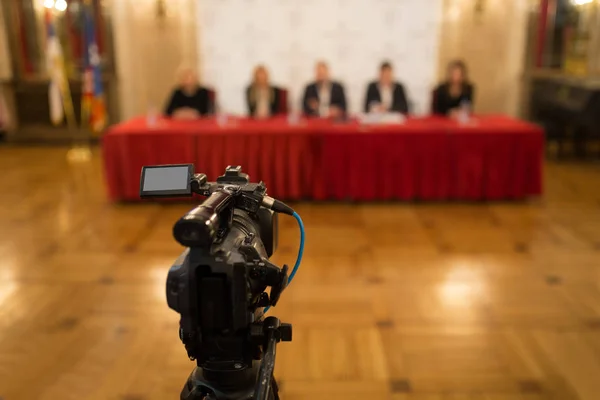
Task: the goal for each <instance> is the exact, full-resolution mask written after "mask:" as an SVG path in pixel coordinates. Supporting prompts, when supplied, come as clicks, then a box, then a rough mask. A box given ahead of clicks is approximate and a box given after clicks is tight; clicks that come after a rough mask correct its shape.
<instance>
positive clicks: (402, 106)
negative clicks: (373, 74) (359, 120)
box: [365, 61, 408, 114]
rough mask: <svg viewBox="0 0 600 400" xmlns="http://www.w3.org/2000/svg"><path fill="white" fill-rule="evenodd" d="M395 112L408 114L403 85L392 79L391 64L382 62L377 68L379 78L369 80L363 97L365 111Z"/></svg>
mask: <svg viewBox="0 0 600 400" xmlns="http://www.w3.org/2000/svg"><path fill="white" fill-rule="evenodd" d="M371 111H376V112H397V113H402V114H408V101H407V100H406V94H405V91H404V86H402V84H401V83H399V82H395V81H394V73H393V70H392V64H390V63H389V62H387V61H386V62H384V63H383V64H381V67H380V68H379V80H378V81H375V82H371V83H370V84H369V87H368V88H367V95H366V98H365V112H366V113H368V112H371Z"/></svg>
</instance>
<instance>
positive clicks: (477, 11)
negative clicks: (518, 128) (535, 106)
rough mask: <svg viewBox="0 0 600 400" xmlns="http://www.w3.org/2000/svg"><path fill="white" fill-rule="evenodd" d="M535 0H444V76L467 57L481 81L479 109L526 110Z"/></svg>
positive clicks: (441, 68)
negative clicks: (528, 49) (529, 40)
mask: <svg viewBox="0 0 600 400" xmlns="http://www.w3.org/2000/svg"><path fill="white" fill-rule="evenodd" d="M534 3H537V2H535V1H534V0H531V1H530V0H525V1H524V0H444V4H443V18H442V26H441V29H440V34H441V38H440V48H439V58H438V63H439V69H438V72H439V77H440V79H443V77H444V76H445V74H446V65H447V64H448V62H449V61H450V60H453V59H456V58H460V59H463V60H464V61H465V62H466V63H467V65H468V66H469V69H470V75H471V79H472V80H473V81H474V83H475V84H476V86H477V92H476V99H475V109H476V111H477V112H485V113H506V114H510V115H513V116H519V115H521V112H520V98H521V96H520V92H521V90H522V87H523V71H524V67H525V49H526V42H527V37H526V36H527V35H526V33H527V23H528V14H529V11H530V8H529V7H532V6H535V4H534Z"/></svg>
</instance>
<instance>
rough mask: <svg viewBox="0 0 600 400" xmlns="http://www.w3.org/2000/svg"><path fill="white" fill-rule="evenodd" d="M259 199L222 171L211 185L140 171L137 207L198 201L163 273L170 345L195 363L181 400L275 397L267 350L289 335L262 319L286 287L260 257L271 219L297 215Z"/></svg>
mask: <svg viewBox="0 0 600 400" xmlns="http://www.w3.org/2000/svg"><path fill="white" fill-rule="evenodd" d="M266 190H267V189H266V186H265V185H264V183H263V182H259V183H251V182H250V179H249V177H248V175H246V174H244V173H242V171H241V168H240V167H228V168H227V169H226V171H225V174H224V175H223V176H221V177H219V178H218V179H217V180H216V182H208V181H207V178H206V175H205V174H194V167H193V165H168V166H153V167H144V168H143V170H142V180H141V189H140V196H141V197H142V198H153V197H175V196H177V197H180V196H192V195H193V194H194V193H195V194H199V195H202V196H206V197H207V199H206V200H205V201H204V202H203V203H202V204H201V205H199V206H197V207H196V208H194V209H193V210H191V211H190V212H188V213H187V214H186V215H184V216H183V217H182V218H180V219H179V220H178V221H177V222H176V223H175V225H174V227H173V236H174V237H175V239H176V240H177V241H178V242H179V243H180V244H182V245H183V246H186V247H187V249H186V250H185V251H184V252H183V253H182V254H181V256H180V257H179V258H178V259H177V260H176V262H175V263H174V265H173V266H172V267H171V269H170V270H169V274H168V277H167V303H168V305H169V307H170V308H171V309H173V310H175V311H176V312H178V313H179V314H180V315H181V319H180V329H179V337H180V339H181V341H182V342H183V344H184V345H185V348H186V350H187V353H188V356H189V358H190V359H191V360H195V361H196V363H197V368H196V370H195V371H194V372H192V375H191V376H190V379H189V380H188V384H186V386H185V388H184V389H183V391H182V394H181V399H202V398H205V397H207V396H209V395H210V396H213V397H214V398H219V399H221V398H223V399H242V398H254V399H268V398H270V397H269V396H273V397H276V385H275V381H274V379H273V370H274V366H275V348H276V344H277V343H278V342H279V341H291V339H292V327H291V325H289V324H283V323H281V322H280V321H279V320H278V319H277V318H275V317H269V318H266V319H263V317H264V309H265V307H271V306H275V305H276V304H277V302H278V301H279V298H280V296H281V293H282V292H283V290H284V289H285V288H286V286H287V284H288V282H289V276H288V270H289V269H288V266H287V265H283V267H281V268H280V267H278V266H277V265H275V264H273V263H271V262H270V261H269V257H270V256H271V255H272V254H273V252H274V251H275V250H276V248H277V233H278V232H277V223H278V218H277V213H278V212H282V213H286V214H290V215H292V214H294V215H295V216H297V214H295V213H294V212H293V210H292V209H291V208H290V207H288V206H286V205H285V204H284V203H282V202H280V201H278V200H275V199H273V198H271V197H269V196H267V194H266ZM298 218H299V217H298ZM297 264H298V263H297ZM295 268H297V266H296V267H295ZM269 287H270V294H268V293H267V292H266V289H267V288H269ZM261 360H262V363H261Z"/></svg>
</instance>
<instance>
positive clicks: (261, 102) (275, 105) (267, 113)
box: [246, 65, 280, 119]
mask: <svg viewBox="0 0 600 400" xmlns="http://www.w3.org/2000/svg"><path fill="white" fill-rule="evenodd" d="M279 99H280V92H279V89H278V88H276V87H275V86H271V84H270V83H269V72H268V71H267V69H266V68H265V67H264V65H258V66H257V67H256V68H255V69H254V75H253V79H252V83H250V85H249V86H248V88H247V89H246V104H247V105H248V114H249V116H250V117H253V118H257V119H265V118H269V117H271V116H273V115H275V114H277V113H278V112H279V109H280V104H279V102H280V101H279Z"/></svg>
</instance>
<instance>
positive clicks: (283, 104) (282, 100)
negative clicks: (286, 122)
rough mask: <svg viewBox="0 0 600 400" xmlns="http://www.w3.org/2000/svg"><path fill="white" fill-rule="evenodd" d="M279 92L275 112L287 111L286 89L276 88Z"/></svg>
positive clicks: (284, 112) (285, 112) (283, 112)
mask: <svg viewBox="0 0 600 400" xmlns="http://www.w3.org/2000/svg"><path fill="white" fill-rule="evenodd" d="M277 90H278V92H279V104H278V107H277V114H287V113H288V91H287V89H282V88H278V89H277Z"/></svg>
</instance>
